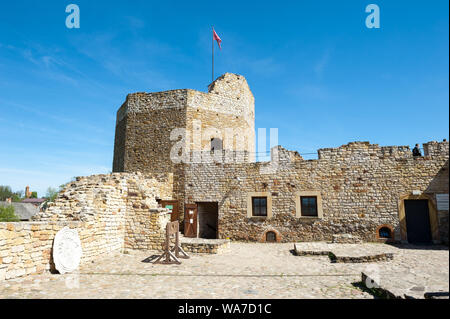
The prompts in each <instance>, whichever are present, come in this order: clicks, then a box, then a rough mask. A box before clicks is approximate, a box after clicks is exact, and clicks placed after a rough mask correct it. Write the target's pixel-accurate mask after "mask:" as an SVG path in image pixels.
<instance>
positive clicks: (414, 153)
mask: <svg viewBox="0 0 450 319" xmlns="http://www.w3.org/2000/svg"><path fill="white" fill-rule="evenodd" d="M412 153H413V156H422V153H420V148H419V144H416V147H414V148H413V151H412Z"/></svg>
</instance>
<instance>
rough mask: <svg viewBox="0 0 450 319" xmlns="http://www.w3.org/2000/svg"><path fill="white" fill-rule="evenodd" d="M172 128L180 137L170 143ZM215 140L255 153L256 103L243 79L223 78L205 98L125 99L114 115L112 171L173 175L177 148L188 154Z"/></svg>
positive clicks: (170, 94)
mask: <svg viewBox="0 0 450 319" xmlns="http://www.w3.org/2000/svg"><path fill="white" fill-rule="evenodd" d="M175 129H180V130H183V131H184V132H185V133H184V136H182V135H177V134H175V135H174V136H172V140H171V133H172V132H173V131H174V130H175ZM228 132H231V133H230V134H228ZM213 137H216V138H220V139H222V140H223V142H224V143H223V144H224V147H225V148H228V149H232V150H247V151H249V152H250V153H253V152H254V137H255V116H254V98H253V95H252V93H251V91H250V89H249V87H248V84H247V81H246V80H245V78H244V77H242V76H239V75H236V74H231V73H226V74H224V75H223V76H221V77H219V78H218V79H217V80H216V81H214V82H213V83H211V85H210V86H209V91H208V93H204V92H199V91H196V90H190V89H183V90H172V91H166V92H157V93H134V94H129V95H128V96H127V99H126V101H125V103H124V104H123V105H122V106H121V108H120V109H119V110H118V112H117V121H116V135H115V145H114V160H113V171H114V172H137V171H140V172H142V173H173V172H174V170H175V168H174V163H173V162H172V161H171V159H170V156H171V150H172V147H173V146H174V145H175V144H176V143H177V145H179V146H180V148H181V147H183V148H184V149H185V150H186V153H188V152H189V151H193V150H195V151H200V150H201V149H204V148H209V147H210V143H211V138H213ZM227 137H229V138H227ZM194 141H195V142H194Z"/></svg>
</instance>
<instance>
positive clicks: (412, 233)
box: [405, 200, 431, 244]
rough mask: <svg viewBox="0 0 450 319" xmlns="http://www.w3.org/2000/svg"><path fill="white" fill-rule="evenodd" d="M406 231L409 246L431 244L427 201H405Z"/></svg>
mask: <svg viewBox="0 0 450 319" xmlns="http://www.w3.org/2000/svg"><path fill="white" fill-rule="evenodd" d="M405 216H406V231H407V234H408V242H409V243H411V244H430V243H431V224H430V212H429V209H428V200H405Z"/></svg>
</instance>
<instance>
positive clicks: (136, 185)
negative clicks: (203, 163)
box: [0, 173, 173, 280]
mask: <svg viewBox="0 0 450 319" xmlns="http://www.w3.org/2000/svg"><path fill="white" fill-rule="evenodd" d="M172 184H173V180H172V178H171V176H167V175H159V176H156V177H150V176H145V175H142V174H140V173H114V174H108V175H93V176H88V177H77V178H76V180H75V181H73V182H70V183H68V184H67V185H66V186H65V188H64V189H63V190H62V191H61V192H60V193H59V195H58V197H57V198H56V200H55V201H54V202H53V203H50V204H49V206H48V207H47V208H46V209H45V210H44V211H42V212H40V213H39V214H38V215H36V216H35V217H34V221H32V222H21V223H0V235H1V236H0V280H3V279H11V278H15V277H20V276H23V275H28V274H35V273H41V272H43V271H48V270H53V269H54V265H53V261H52V256H51V249H52V246H53V239H54V237H55V234H56V233H57V232H58V231H59V230H60V229H62V228H63V227H64V226H69V227H70V228H75V229H77V231H78V234H79V236H80V240H81V244H82V250H83V257H82V260H81V264H82V265H83V264H85V263H86V262H88V261H90V260H93V259H95V258H96V257H97V256H100V255H102V254H105V253H109V252H113V251H122V250H123V249H145V250H151V249H154V250H157V249H160V248H161V247H162V244H163V243H164V240H165V226H166V224H167V222H169V221H170V215H169V214H168V210H167V209H163V208H159V207H158V205H157V202H156V199H157V198H167V197H170V196H171V194H172V187H173V186H172Z"/></svg>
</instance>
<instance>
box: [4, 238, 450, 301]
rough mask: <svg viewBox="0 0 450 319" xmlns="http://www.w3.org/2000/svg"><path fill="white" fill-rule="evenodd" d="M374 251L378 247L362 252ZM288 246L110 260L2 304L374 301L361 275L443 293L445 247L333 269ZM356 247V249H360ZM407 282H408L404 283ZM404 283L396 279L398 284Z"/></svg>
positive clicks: (36, 284)
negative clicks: (376, 273) (177, 259)
mask: <svg viewBox="0 0 450 319" xmlns="http://www.w3.org/2000/svg"><path fill="white" fill-rule="evenodd" d="M365 245H366V246H367V247H369V249H370V247H374V249H377V250H379V249H380V245H381V244H365ZM293 246H294V245H293V244H292V243H289V244H258V243H232V244H231V247H230V249H229V250H228V251H226V252H223V253H221V254H219V255H198V254H191V258H190V259H188V260H182V262H183V263H182V265H154V264H152V263H150V262H148V259H149V257H151V256H152V255H155V254H157V253H156V252H142V251H131V252H128V253H127V254H119V253H116V254H111V255H109V256H106V257H104V258H101V259H98V260H96V261H95V262H93V263H91V264H89V265H87V266H83V267H81V268H80V270H79V271H78V272H77V274H66V275H59V274H56V275H55V274H53V275H52V274H43V275H34V276H28V277H23V278H18V279H13V280H8V281H6V282H2V283H0V287H1V288H0V298H369V299H371V298H374V296H373V295H371V294H370V293H368V292H367V291H366V290H364V289H361V288H360V287H359V285H358V284H357V283H358V282H360V281H361V272H362V271H364V270H365V269H367V267H374V265H376V266H375V267H378V268H377V269H379V270H380V274H381V280H390V279H388V277H386V278H383V274H384V273H387V272H395V273H396V274H402V273H404V274H406V275H407V276H408V278H410V277H411V276H415V275H417V274H420V275H421V276H424V277H425V278H427V280H432V281H433V280H434V281H438V282H442V285H443V286H444V287H446V289H447V291H448V280H449V253H448V249H446V248H444V247H432V248H430V247H428V248H426V247H411V246H408V247H403V248H397V247H393V246H387V245H386V249H387V250H389V251H393V252H394V254H395V255H394V260H392V261H385V262H378V263H360V264H347V263H330V260H329V259H328V257H327V256H317V257H302V256H295V255H293V254H292V252H291V250H292V249H293V248H294V247H293ZM358 246H359V245H358ZM405 278H406V276H405ZM399 279H400V280H401V275H400V278H398V277H397V280H399Z"/></svg>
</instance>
